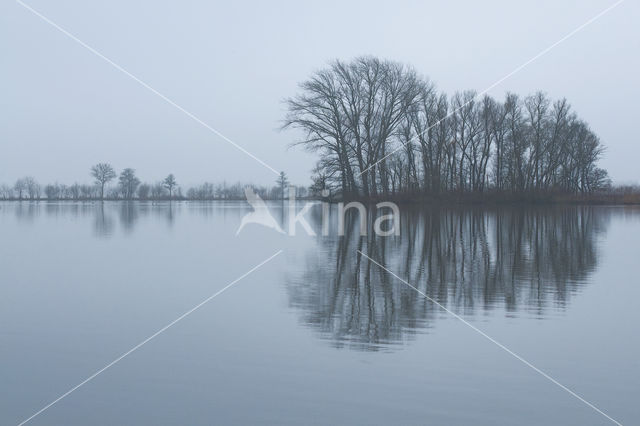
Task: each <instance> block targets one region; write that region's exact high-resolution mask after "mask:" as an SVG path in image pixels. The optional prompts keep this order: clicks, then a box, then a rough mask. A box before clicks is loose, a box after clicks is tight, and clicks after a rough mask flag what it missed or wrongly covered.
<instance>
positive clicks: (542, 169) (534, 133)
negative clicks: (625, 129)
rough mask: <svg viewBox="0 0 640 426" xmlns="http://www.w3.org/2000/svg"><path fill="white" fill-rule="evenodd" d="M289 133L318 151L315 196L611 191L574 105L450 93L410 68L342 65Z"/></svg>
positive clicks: (308, 90) (322, 82)
mask: <svg viewBox="0 0 640 426" xmlns="http://www.w3.org/2000/svg"><path fill="white" fill-rule="evenodd" d="M285 102H286V107H287V115H286V118H285V120H284V124H283V128H296V129H299V130H302V137H301V138H300V140H299V141H297V142H296V143H295V144H294V145H301V146H303V147H304V148H306V149H307V150H309V151H312V152H318V153H319V154H320V160H319V161H318V163H317V166H316V168H315V169H314V175H313V185H312V188H311V189H312V191H313V192H320V191H322V190H326V189H330V190H333V192H337V193H341V194H343V195H347V196H348V195H351V196H363V197H375V196H378V195H381V194H383V195H389V194H415V193H428V194H438V193H486V192H487V191H499V192H510V193H525V192H545V191H556V192H565V193H590V192H593V191H596V190H600V189H604V188H607V187H608V186H610V179H609V177H608V174H607V172H606V170H604V169H602V168H599V167H598V165H597V163H598V160H599V159H600V157H601V156H602V154H603V152H604V147H603V145H602V144H601V142H600V140H599V138H598V136H596V135H595V134H594V133H593V132H592V131H591V130H590V128H589V126H588V125H587V123H586V122H584V121H583V120H581V119H580V118H578V116H577V115H576V114H575V113H574V112H573V111H572V110H571V107H570V105H569V103H568V102H567V100H566V99H561V100H557V101H552V100H551V99H549V98H548V97H547V96H546V95H545V94H544V93H541V92H538V93H535V94H533V95H529V96H526V97H520V96H518V95H516V94H513V93H508V94H507V95H506V96H505V98H504V99H503V100H502V101H500V100H495V99H493V98H492V97H490V96H488V95H484V96H482V97H479V96H477V93H476V92H474V91H471V90H468V91H463V92H457V93H455V94H454V95H453V96H447V94H445V93H441V92H439V91H438V90H437V89H436V87H435V85H434V84H433V83H432V82H430V81H429V80H428V79H426V78H423V77H421V76H419V75H418V74H417V72H416V71H415V70H414V69H412V68H411V67H408V66H405V65H402V64H399V63H396V62H392V61H388V60H381V59H378V58H375V57H360V58H357V59H355V60H353V61H350V62H343V61H339V60H336V61H334V62H332V63H330V64H329V66H328V67H327V68H325V69H322V70H320V71H317V72H316V73H314V74H313V75H312V76H311V78H310V79H309V80H307V81H304V82H303V83H301V84H300V93H299V94H297V95H296V96H294V97H292V98H289V99H287V100H286V101H285Z"/></svg>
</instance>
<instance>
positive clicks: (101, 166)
mask: <svg viewBox="0 0 640 426" xmlns="http://www.w3.org/2000/svg"><path fill="white" fill-rule="evenodd" d="M91 176H93V178H94V179H95V180H96V184H97V185H100V199H101V200H104V186H105V185H106V184H107V183H108V182H110V181H111V180H113V179H115V177H116V172H115V171H114V170H113V167H111V165H110V164H107V163H98V164H96V165H95V166H93V167H91Z"/></svg>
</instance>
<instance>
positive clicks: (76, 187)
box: [0, 163, 307, 200]
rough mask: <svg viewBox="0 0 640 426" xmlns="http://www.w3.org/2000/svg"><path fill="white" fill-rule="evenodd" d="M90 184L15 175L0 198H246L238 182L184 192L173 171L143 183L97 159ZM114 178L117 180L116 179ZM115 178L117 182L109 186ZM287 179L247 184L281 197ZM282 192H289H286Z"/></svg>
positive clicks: (299, 191)
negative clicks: (272, 183)
mask: <svg viewBox="0 0 640 426" xmlns="http://www.w3.org/2000/svg"><path fill="white" fill-rule="evenodd" d="M90 175H91V177H92V178H93V179H94V182H93V183H94V184H93V185H87V184H78V183H75V184H73V185H64V184H59V183H55V184H49V185H45V186H44V187H42V186H41V185H40V184H38V182H36V180H35V179H34V178H32V177H25V178H22V179H18V180H17V181H16V183H15V185H14V186H13V187H10V186H8V185H0V200H43V199H46V200H105V199H107V200H134V199H135V200H242V199H244V198H245V194H244V187H245V186H246V185H244V184H241V183H234V184H227V183H226V182H223V183H219V184H214V183H209V182H205V183H203V184H201V185H197V186H194V187H191V188H189V189H187V191H186V194H183V193H182V189H181V188H180V186H179V185H178V182H177V180H176V178H175V176H174V175H173V174H169V175H168V176H167V177H166V178H165V179H163V180H162V181H159V182H156V183H154V184H148V183H143V182H141V181H140V179H139V178H138V177H137V176H136V171H135V170H134V169H132V168H126V169H124V170H122V172H121V173H120V174H119V175H118V174H117V173H116V171H115V169H114V168H113V167H112V166H111V165H110V164H107V163H98V164H96V165H94V166H93V167H91V169H90ZM116 178H117V180H116ZM112 181H115V182H116V185H113V186H109V184H110V183H111V182H112ZM288 183H289V181H288V178H287V176H286V174H285V173H284V172H281V173H280V175H279V177H278V180H277V182H276V184H277V186H257V185H250V186H252V187H253V189H254V191H255V192H256V193H257V194H258V195H260V197H262V198H263V199H280V198H283V194H285V191H284V189H283V188H284V187H285V186H287V185H288ZM295 189H296V195H297V196H298V197H305V196H306V195H307V191H306V188H303V187H296V188H295ZM284 196H288V193H286V194H285V195H284Z"/></svg>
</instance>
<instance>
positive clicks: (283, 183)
mask: <svg viewBox="0 0 640 426" xmlns="http://www.w3.org/2000/svg"><path fill="white" fill-rule="evenodd" d="M276 183H277V184H278V186H279V187H280V197H281V198H282V199H283V200H284V199H285V197H286V191H285V188H286V187H287V186H288V185H289V179H287V175H286V174H285V172H280V175H278V179H277V180H276Z"/></svg>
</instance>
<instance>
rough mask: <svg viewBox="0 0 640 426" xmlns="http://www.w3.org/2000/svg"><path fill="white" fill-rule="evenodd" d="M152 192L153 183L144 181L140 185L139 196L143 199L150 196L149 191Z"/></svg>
mask: <svg viewBox="0 0 640 426" xmlns="http://www.w3.org/2000/svg"><path fill="white" fill-rule="evenodd" d="M150 192H151V185H149V184H148V183H143V184H142V185H140V186H139V187H138V198H139V199H141V200H146V199H147V198H149V193H150Z"/></svg>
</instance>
